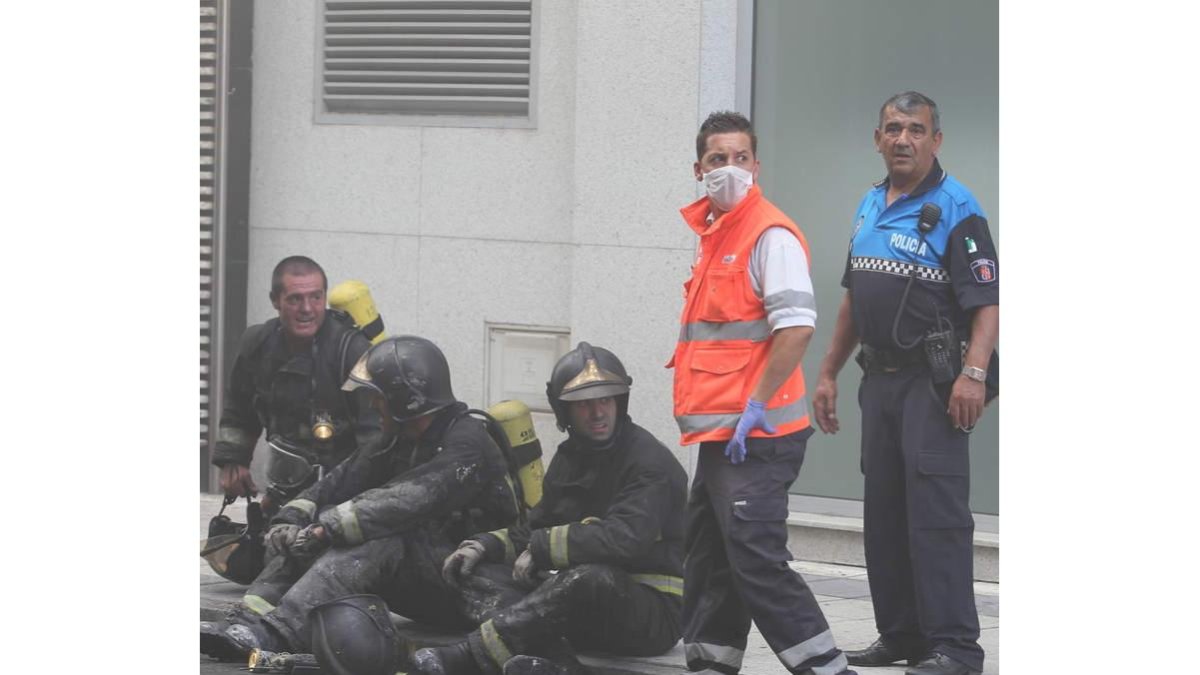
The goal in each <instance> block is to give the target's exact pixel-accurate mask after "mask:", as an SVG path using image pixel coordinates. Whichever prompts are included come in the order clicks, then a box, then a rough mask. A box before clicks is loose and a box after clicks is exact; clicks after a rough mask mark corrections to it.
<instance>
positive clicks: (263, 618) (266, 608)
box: [200, 335, 520, 661]
mask: <svg viewBox="0 0 1200 675" xmlns="http://www.w3.org/2000/svg"><path fill="white" fill-rule="evenodd" d="M344 388H345V389H347V390H352V391H355V392H356V395H357V396H359V397H360V398H361V399H365V400H364V401H363V402H364V404H369V405H371V406H372V407H373V408H374V409H375V410H376V411H378V412H379V413H380V416H381V418H382V420H383V434H382V435H381V436H380V437H378V438H377V439H375V440H374V441H372V442H371V443H369V444H367V445H365V446H363V447H361V448H359V449H358V450H356V451H355V453H354V454H353V455H351V456H350V458H349V459H347V460H346V461H345V462H343V463H341V464H340V465H338V466H337V468H335V469H334V470H333V471H332V472H331V473H330V474H328V475H327V476H325V477H324V478H323V479H321V480H320V481H318V482H317V483H315V484H314V485H312V486H311V487H309V488H308V489H306V490H304V492H302V493H301V494H300V495H299V496H298V497H297V498H295V499H293V500H291V501H289V502H288V503H287V504H284V505H283V507H282V509H281V510H280V512H279V514H278V515H276V516H275V517H274V518H273V519H272V521H271V523H272V527H271V529H270V530H269V531H268V533H267V545H268V562H267V567H266V569H264V570H263V572H262V573H261V574H260V575H259V576H258V578H257V579H255V581H254V583H253V584H252V585H251V587H250V589H249V591H248V592H247V594H246V595H245V597H244V599H243V603H242V604H241V605H240V606H238V607H237V608H235V609H234V610H232V611H231V612H230V613H229V615H228V616H227V617H226V618H225V619H224V620H222V621H216V622H201V624H200V650H201V652H202V653H205V654H208V655H210V656H214V657H217V658H219V659H223V660H234V661H236V660H243V659H245V658H246V657H247V656H248V655H249V653H250V652H251V651H252V650H254V649H262V650H266V651H289V652H310V651H313V650H312V649H310V646H311V639H310V636H311V630H310V627H309V612H310V610H312V609H313V608H315V607H317V606H319V605H324V604H326V603H329V602H331V601H333V600H335V599H337V598H342V597H345V596H350V595H358V594H378V595H379V597H380V598H381V599H382V601H384V602H386V603H388V604H389V605H390V606H391V608H392V609H394V610H395V611H397V612H399V613H401V614H404V615H405V616H408V617H410V618H412V619H414V620H417V621H423V622H427V623H431V624H433V625H436V626H439V627H442V628H451V629H453V628H467V627H469V626H471V625H473V624H474V623H477V622H478V621H479V618H478V617H479V616H480V615H481V614H482V613H483V612H485V611H486V610H487V609H488V606H487V604H486V602H494V603H502V602H511V601H512V600H514V599H515V598H516V597H519V593H517V594H516V595H515V596H514V595H513V592H510V591H507V590H506V589H507V587H501V586H497V585H495V584H492V583H491V582H490V581H489V580H488V579H487V578H486V576H485V577H484V578H481V579H478V580H476V583H475V586H476V587H478V588H479V593H477V594H476V595H473V596H471V597H470V598H467V597H465V596H464V595H463V594H462V593H458V592H456V591H455V589H453V588H451V587H450V586H449V585H448V584H447V583H445V582H444V581H443V580H442V575H441V566H442V561H443V560H444V559H445V558H446V556H447V555H449V554H450V553H452V552H453V550H454V546H455V542H457V541H460V540H461V539H462V538H463V537H465V536H467V535H469V534H471V533H474V532H479V531H486V530H489V529H496V528H504V527H508V526H509V525H511V524H512V523H513V521H514V520H515V519H516V518H517V517H518V514H519V511H520V507H519V504H518V501H517V499H518V496H517V494H516V492H515V490H514V488H513V483H512V481H511V478H510V475H509V465H508V461H507V459H506V457H505V455H504V452H503V451H502V450H501V448H500V447H499V446H498V445H497V443H496V440H495V439H494V437H493V435H492V434H491V433H490V432H489V429H488V427H487V424H486V422H485V421H482V420H480V419H478V418H476V417H475V416H473V415H471V414H469V413H468V409H467V406H466V404H464V403H461V402H459V401H458V400H457V399H456V398H455V396H454V392H453V390H452V389H451V384H450V369H449V366H448V365H447V363H446V358H445V356H444V355H443V354H442V352H441V350H440V349H438V347H437V346H436V345H435V344H434V343H432V342H430V341H429V340H427V339H425V338H421V337H416V336H412V335H402V336H397V337H392V338H388V339H386V340H383V341H381V342H379V343H378V344H376V345H375V346H373V347H372V348H371V349H370V350H368V351H367V353H366V354H365V355H364V356H363V357H362V359H360V360H359V362H358V363H357V364H356V365H355V366H354V368H353V370H352V371H351V373H350V377H349V380H348V381H347V382H346V384H345V387H344ZM499 433H501V434H502V432H499ZM506 592H507V593H508V595H506ZM480 598H485V599H486V601H484V600H480ZM506 598H507V600H506ZM332 630H334V631H335V632H336V627H333V628H332Z"/></svg>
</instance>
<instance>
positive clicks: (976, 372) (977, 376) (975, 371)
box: [962, 366, 987, 382]
mask: <svg viewBox="0 0 1200 675" xmlns="http://www.w3.org/2000/svg"><path fill="white" fill-rule="evenodd" d="M962 374H963V375H966V376H967V377H969V378H971V379H972V380H975V381H976V382H983V381H985V380H987V371H986V370H984V369H983V368H976V367H975V366H963V369H962Z"/></svg>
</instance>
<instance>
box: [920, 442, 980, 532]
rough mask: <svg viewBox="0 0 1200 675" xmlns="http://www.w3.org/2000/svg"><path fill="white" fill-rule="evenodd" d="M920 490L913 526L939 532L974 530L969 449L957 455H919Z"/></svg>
mask: <svg viewBox="0 0 1200 675" xmlns="http://www.w3.org/2000/svg"><path fill="white" fill-rule="evenodd" d="M917 474H918V475H917V489H916V491H915V494H914V495H913V499H912V511H911V512H910V513H909V514H908V516H909V519H910V520H911V521H912V523H913V525H914V526H916V527H920V528H928V529H939V528H956V527H970V526H971V525H973V524H974V523H975V521H974V520H973V519H972V518H971V507H970V504H969V503H968V502H969V499H970V494H971V476H970V474H971V465H970V455H969V454H968V453H967V450H966V448H963V449H962V450H957V451H953V452H922V453H918V454H917Z"/></svg>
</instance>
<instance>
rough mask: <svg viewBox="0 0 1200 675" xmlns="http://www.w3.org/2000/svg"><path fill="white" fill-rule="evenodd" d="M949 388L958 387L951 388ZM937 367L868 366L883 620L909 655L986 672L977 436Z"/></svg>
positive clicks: (872, 558) (869, 487)
mask: <svg viewBox="0 0 1200 675" xmlns="http://www.w3.org/2000/svg"><path fill="white" fill-rule="evenodd" d="M947 387H948V385H947ZM948 393H949V392H948V390H947V391H943V392H939V391H937V390H935V389H934V386H933V384H932V382H931V380H930V376H929V371H928V368H927V367H926V366H925V365H924V364H923V363H914V364H911V365H908V366H904V367H901V368H898V369H896V368H889V369H886V370H884V369H881V368H868V370H867V372H866V375H865V376H864V378H863V381H862V384H861V386H860V388H859V405H860V407H861V409H862V470H863V474H864V476H865V477H866V490H865V499H864V502H863V529H864V531H863V538H864V545H865V549H866V559H867V572H868V578H869V580H870V585H871V601H872V603H873V604H874V606H875V623H876V627H877V628H878V629H879V635H880V637H881V638H882V640H883V642H884V644H886V645H888V646H889V647H890V648H892V649H893V650H894V651H896V652H898V653H904V654H916V655H920V654H927V653H929V652H931V651H937V652H940V653H942V654H945V655H946V656H949V657H950V658H952V659H954V660H956V661H959V662H961V663H963V664H965V665H967V666H969V667H971V668H973V669H975V670H983V649H982V648H981V647H980V646H979V616H978V614H977V613H976V610H975V594H974V589H973V577H974V574H973V558H972V537H973V534H974V531H975V521H974V519H973V518H972V517H971V510H970V507H969V505H968V498H969V496H970V458H969V454H968V450H967V441H968V439H969V436H968V435H967V434H966V433H964V432H962V431H960V430H958V429H956V428H955V427H954V424H953V422H952V421H951V419H950V417H949V416H948V415H947V414H946V403H945V400H946V398H945V396H948Z"/></svg>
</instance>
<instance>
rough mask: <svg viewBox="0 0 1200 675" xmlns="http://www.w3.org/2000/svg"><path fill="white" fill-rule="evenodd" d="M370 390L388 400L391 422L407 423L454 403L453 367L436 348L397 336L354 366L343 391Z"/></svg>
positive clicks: (430, 343)
mask: <svg viewBox="0 0 1200 675" xmlns="http://www.w3.org/2000/svg"><path fill="white" fill-rule="evenodd" d="M360 387H367V388H369V389H371V390H372V391H375V392H376V393H378V394H380V395H381V396H383V397H384V398H386V399H387V403H388V409H389V410H390V411H391V416H392V419H394V420H395V421H397V422H406V421H408V420H411V419H413V418H416V417H420V416H422V415H425V414H428V413H431V412H433V411H435V410H441V409H442V408H445V407H446V406H449V405H453V404H454V402H455V398H454V391H452V390H451V389H450V366H448V365H447V364H446V356H445V355H444V354H442V350H440V349H438V347H437V345H435V344H433V343H432V342H430V341H429V340H426V339H425V338H423V337H417V336H415V335H397V336H396V337H390V338H387V339H386V340H382V341H381V342H380V343H379V344H377V345H375V346H373V347H371V348H370V349H368V350H367V353H366V354H363V355H362V358H360V359H359V360H358V363H356V364H354V368H353V369H351V370H350V377H349V379H347V380H346V383H345V384H344V385H342V389H343V390H344V391H354V390H355V389H358V388H360Z"/></svg>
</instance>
